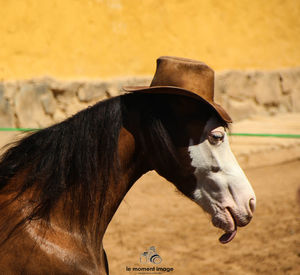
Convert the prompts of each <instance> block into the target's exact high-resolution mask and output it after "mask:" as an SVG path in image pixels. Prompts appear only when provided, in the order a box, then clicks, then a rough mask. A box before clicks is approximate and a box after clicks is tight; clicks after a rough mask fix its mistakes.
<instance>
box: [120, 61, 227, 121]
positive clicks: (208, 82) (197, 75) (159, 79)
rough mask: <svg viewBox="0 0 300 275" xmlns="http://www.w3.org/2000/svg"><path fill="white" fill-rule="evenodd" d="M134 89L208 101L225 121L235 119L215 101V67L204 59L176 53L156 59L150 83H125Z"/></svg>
mask: <svg viewBox="0 0 300 275" xmlns="http://www.w3.org/2000/svg"><path fill="white" fill-rule="evenodd" d="M123 89H124V90H125V91H127V92H133V93H150V94H174V95H182V96H188V97H191V98H194V99H196V100H200V101H203V102H206V103H208V104H209V105H210V106H212V107H213V108H214V109H215V110H216V111H217V113H218V114H219V115H220V117H221V118H222V119H223V120H224V121H226V122H232V119H231V118H230V116H229V115H228V114H227V112H226V111H225V110H224V109H223V108H222V107H221V106H220V105H218V104H217V103H215V102H214V71H213V70H212V69H211V68H210V67H208V66H207V65H206V64H205V63H203V62H200V61H196V60H192V59H187V58H181V57H173V56H162V57H159V58H158V59H157V62H156V72H155V75H154V77H153V79H152V82H151V84H150V86H126V87H123Z"/></svg>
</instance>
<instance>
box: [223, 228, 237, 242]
mask: <svg viewBox="0 0 300 275" xmlns="http://www.w3.org/2000/svg"><path fill="white" fill-rule="evenodd" d="M236 232H237V229H234V231H232V232H230V233H225V234H223V235H222V236H221V237H220V238H219V241H220V242H221V243H222V244H225V243H229V242H230V241H232V240H233V238H234V237H235V235H236Z"/></svg>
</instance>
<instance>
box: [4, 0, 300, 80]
mask: <svg viewBox="0 0 300 275" xmlns="http://www.w3.org/2000/svg"><path fill="white" fill-rule="evenodd" d="M160 55H178V56H185V57H190V58H195V59H200V60H203V61H205V62H206V63H208V64H209V65H211V66H212V67H213V68H214V69H217V70H220V69H232V68H233V69H237V68H241V69H244V68H257V69H273V68H279V67H293V66H299V65H300V1H299V0H285V1H283V0H0V80H7V79H20V78H30V77H37V76H43V75H50V76H54V77H58V78H69V79H70V78H84V77H90V78H103V77H112V76H129V75H144V74H152V73H153V70H154V68H155V64H154V60H155V59H156V58H157V57H158V56H160Z"/></svg>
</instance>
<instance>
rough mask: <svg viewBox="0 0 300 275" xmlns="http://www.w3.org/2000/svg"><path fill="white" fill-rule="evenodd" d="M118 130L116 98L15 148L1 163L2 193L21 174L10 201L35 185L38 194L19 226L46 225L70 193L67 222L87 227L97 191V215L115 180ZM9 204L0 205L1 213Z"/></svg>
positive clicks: (16, 144)
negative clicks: (73, 220)
mask: <svg viewBox="0 0 300 275" xmlns="http://www.w3.org/2000/svg"><path fill="white" fill-rule="evenodd" d="M121 125H122V112H121V104H120V97H115V98H112V99H109V100H105V101H102V102H99V103H98V104H96V105H94V106H93V107H89V108H87V109H85V110H83V111H81V112H79V113H77V114H76V115H74V116H73V117H70V118H69V119H67V120H65V121H63V122H61V123H59V124H56V125H53V126H51V127H49V128H46V129H43V130H40V131H37V132H33V133H31V134H29V135H28V136H27V137H25V138H23V139H21V140H20V141H18V142H16V143H15V144H13V145H12V146H11V147H10V148H9V149H8V150H7V151H6V152H5V153H4V154H3V155H2V157H1V160H0V193H1V192H2V190H3V189H5V187H8V186H9V184H10V183H11V181H12V180H13V179H14V177H15V176H18V175H20V174H21V173H25V177H24V181H23V182H22V183H21V188H20V190H18V191H17V196H15V197H14V198H13V200H15V199H17V198H18V197H20V196H21V195H22V194H23V193H24V192H25V191H27V190H29V189H30V188H34V187H35V186H36V185H39V187H38V188H35V189H34V190H36V191H38V193H34V195H33V196H32V199H33V202H34V208H33V210H32V213H31V214H30V215H29V216H28V217H27V218H26V219H24V220H23V221H22V222H21V223H22V224H24V223H25V222H26V221H28V220H32V219H40V218H44V219H45V220H48V219H49V216H50V211H51V209H52V208H53V207H54V206H55V204H56V203H57V201H58V199H59V198H60V197H61V195H62V194H64V193H67V192H68V191H69V192H71V196H72V199H73V201H74V203H73V205H74V206H73V207H72V208H71V209H70V211H71V216H72V215H74V213H75V212H78V213H79V215H80V217H79V220H80V226H81V227H84V225H85V224H86V221H87V219H88V217H89V215H90V213H89V212H90V211H89V210H90V209H94V208H95V205H94V201H95V198H94V197H95V193H96V192H95V191H96V190H95V189H96V188H97V190H99V189H100V193H101V198H100V204H101V205H99V206H98V207H99V210H100V213H101V209H102V204H103V202H104V199H105V191H106V190H107V184H108V183H109V178H110V177H112V176H113V177H114V176H116V175H115V173H116V170H117V169H116V168H117V167H116V166H117V161H116V152H117V144H118V137H119V132H120V128H121ZM114 163H115V167H114ZM95 183H98V184H95ZM97 199H99V198H97ZM13 200H12V201H13ZM10 202H11V201H10ZM7 204H8V203H7V202H0V209H1V208H3V207H5V206H6V205H7Z"/></svg>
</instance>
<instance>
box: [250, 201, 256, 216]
mask: <svg viewBox="0 0 300 275" xmlns="http://www.w3.org/2000/svg"><path fill="white" fill-rule="evenodd" d="M249 207H250V211H251V214H253V212H254V211H255V199H250V200H249Z"/></svg>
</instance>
